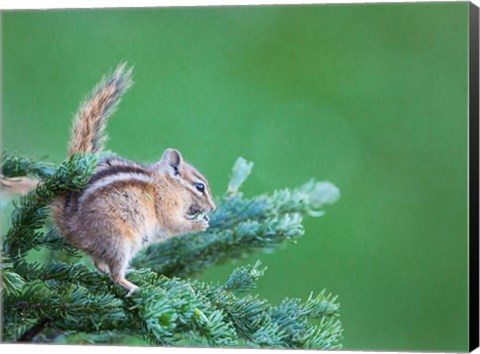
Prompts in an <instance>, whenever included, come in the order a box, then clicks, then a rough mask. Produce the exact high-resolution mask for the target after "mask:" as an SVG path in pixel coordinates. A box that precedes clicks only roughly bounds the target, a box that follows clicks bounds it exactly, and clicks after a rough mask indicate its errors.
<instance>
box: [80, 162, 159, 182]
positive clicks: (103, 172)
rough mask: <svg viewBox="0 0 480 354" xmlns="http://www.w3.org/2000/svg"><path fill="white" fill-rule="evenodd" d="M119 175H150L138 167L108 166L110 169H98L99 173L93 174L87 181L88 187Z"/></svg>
mask: <svg viewBox="0 0 480 354" xmlns="http://www.w3.org/2000/svg"><path fill="white" fill-rule="evenodd" d="M120 173H138V174H142V175H145V176H150V173H149V172H148V171H147V170H145V169H143V168H141V167H139V166H125V165H117V166H115V165H110V167H105V168H103V169H100V171H98V172H97V173H95V174H94V175H93V176H92V177H91V178H90V180H89V181H88V185H89V186H91V185H92V184H94V183H95V182H97V181H99V180H101V179H103V178H105V177H110V176H113V175H116V174H120ZM87 188H88V187H87Z"/></svg>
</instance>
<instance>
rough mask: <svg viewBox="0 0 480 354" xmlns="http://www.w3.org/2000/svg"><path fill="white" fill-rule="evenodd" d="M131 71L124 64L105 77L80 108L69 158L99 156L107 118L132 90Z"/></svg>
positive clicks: (70, 145) (74, 123) (103, 143)
mask: <svg viewBox="0 0 480 354" xmlns="http://www.w3.org/2000/svg"><path fill="white" fill-rule="evenodd" d="M131 74H132V69H131V68H128V69H127V68H126V65H125V64H121V65H119V66H118V67H117V69H116V70H115V71H114V72H113V74H112V75H109V76H107V77H105V78H104V79H103V80H102V81H101V82H100V83H99V84H98V85H97V87H95V89H94V90H93V91H92V93H91V95H90V97H88V98H87V99H86V100H85V101H84V102H83V103H82V104H81V106H80V109H79V110H78V113H77V115H76V116H75V119H74V121H73V128H72V138H71V140H70V144H69V147H68V156H72V155H73V154H75V153H77V152H83V153H97V152H100V151H102V150H103V148H104V145H105V142H106V140H107V138H106V136H105V135H104V131H105V127H106V123H107V120H108V118H109V117H110V115H111V114H112V113H113V112H114V111H115V108H116V106H117V104H118V102H119V101H120V97H121V96H122V95H123V94H124V93H125V92H126V90H127V89H128V88H129V87H130V86H131V84H132V80H131Z"/></svg>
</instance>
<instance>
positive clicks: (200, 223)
mask: <svg viewBox="0 0 480 354" xmlns="http://www.w3.org/2000/svg"><path fill="white" fill-rule="evenodd" d="M192 224H193V231H205V230H207V229H208V227H209V226H210V225H209V224H208V217H207V216H205V217H204V218H202V219H196V220H192Z"/></svg>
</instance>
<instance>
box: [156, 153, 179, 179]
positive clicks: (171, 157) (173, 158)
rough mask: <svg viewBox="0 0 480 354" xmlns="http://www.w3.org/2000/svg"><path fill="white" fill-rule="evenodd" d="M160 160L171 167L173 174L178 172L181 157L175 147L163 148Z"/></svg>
mask: <svg viewBox="0 0 480 354" xmlns="http://www.w3.org/2000/svg"><path fill="white" fill-rule="evenodd" d="M161 161H162V162H163V163H164V164H165V165H168V166H170V167H171V168H172V171H173V174H174V175H179V174H180V172H181V169H182V164H183V157H182V154H180V151H178V150H176V149H167V150H165V152H164V153H163V156H162V160H161Z"/></svg>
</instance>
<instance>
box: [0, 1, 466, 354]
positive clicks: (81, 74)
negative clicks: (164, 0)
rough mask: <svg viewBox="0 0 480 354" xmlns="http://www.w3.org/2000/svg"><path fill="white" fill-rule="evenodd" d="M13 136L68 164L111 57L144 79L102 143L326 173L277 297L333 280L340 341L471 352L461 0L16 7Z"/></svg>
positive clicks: (276, 266) (281, 173)
mask: <svg viewBox="0 0 480 354" xmlns="http://www.w3.org/2000/svg"><path fill="white" fill-rule="evenodd" d="M2 20H3V21H2V22H3V23H2V26H3V28H2V30H3V38H2V46H3V47H2V49H3V57H2V59H3V92H2V95H3V96H2V99H3V148H4V149H6V150H7V151H9V152H14V151H19V152H21V153H25V154H27V155H30V156H33V157H35V158H41V157H45V156H48V158H47V160H49V161H54V162H60V161H62V159H63V158H64V156H65V153H66V144H67V141H68V139H69V127H70V123H71V118H72V116H73V114H74V113H75V111H76V109H77V107H78V105H79V103H80V100H81V99H82V97H84V96H85V94H87V93H88V92H89V91H90V90H91V89H92V88H93V86H94V85H95V83H96V82H97V81H99V79H100V77H102V76H103V75H104V74H105V73H107V72H108V71H109V70H110V69H112V68H114V67H115V66H116V65H117V64H118V63H119V62H121V61H127V62H128V63H130V64H133V65H134V66H135V69H134V80H135V82H136V83H135V85H134V86H133V88H132V89H131V90H130V92H129V93H127V95H126V96H125V98H124V100H123V102H122V103H121V105H120V107H119V110H118V112H117V113H116V114H115V116H114V117H113V118H112V120H111V122H110V125H109V128H108V130H109V134H110V136H111V140H110V141H109V144H108V146H109V148H110V149H112V150H113V151H115V152H117V153H119V154H120V155H123V156H124V157H127V158H130V159H135V160H139V161H142V162H151V161H155V160H156V159H158V158H159V157H160V156H161V154H162V152H163V150H164V149H165V148H167V147H176V148H178V149H180V150H181V151H182V153H183V155H184V157H185V158H186V159H187V160H188V161H190V162H191V163H192V164H194V165H195V166H196V167H198V168H199V169H200V170H201V171H202V172H203V173H204V174H205V175H206V176H207V177H208V178H209V180H210V184H211V187H212V190H213V192H214V194H216V195H221V194H222V193H223V191H224V190H225V188H226V184H227V181H228V178H229V175H230V171H231V167H232V165H233V162H234V161H235V159H236V158H237V157H238V156H243V157H245V158H246V159H248V160H252V161H254V162H255V168H254V171H253V174H252V176H251V177H250V179H249V180H248V181H247V183H246V185H245V188H244V191H245V193H246V194H247V195H254V194H258V193H263V192H271V191H273V190H275V189H278V188H284V187H295V186H298V185H300V184H302V183H304V182H306V181H307V180H308V179H310V178H311V177H315V178H317V179H319V180H329V181H332V182H333V183H335V184H336V185H337V186H338V187H339V188H340V190H341V193H342V196H341V198H340V200H339V201H338V202H337V203H336V204H335V205H333V206H331V207H329V208H328V209H327V214H326V216H325V217H323V218H320V219H313V218H309V219H307V220H306V222H305V228H306V235H305V236H304V237H303V238H301V239H300V240H299V242H298V243H297V244H288V245H286V247H281V248H280V249H278V250H276V251H275V252H274V253H272V254H263V253H257V254H255V255H253V256H251V257H250V258H248V259H245V260H242V261H239V262H237V263H236V264H226V265H222V266H218V267H215V268H212V269H210V270H209V271H208V272H206V273H205V274H203V275H202V279H209V280H224V279H225V278H226V276H227V274H229V272H230V271H231V270H232V269H233V268H234V267H235V266H238V265H239V264H245V263H252V262H254V260H256V259H261V260H262V261H263V263H264V265H266V266H268V268H269V270H268V271H267V273H266V275H265V277H264V278H262V279H261V280H260V282H259V288H258V292H259V293H260V295H261V296H264V297H267V298H268V299H270V300H271V301H272V302H274V303H276V302H278V301H280V300H281V299H283V298H284V297H286V296H288V297H302V298H306V297H307V296H308V295H309V293H310V292H311V291H314V292H318V291H320V290H321V289H323V288H326V289H327V290H328V291H329V292H332V293H334V294H338V295H339V299H340V302H341V319H342V322H343V325H344V330H345V331H344V336H345V339H344V349H347V350H352V349H353V350H355V349H357V350H410V351H413V350H418V351H466V350H467V340H468V335H467V330H468V325H467V311H468V308H467V285H468V283H467V93H468V91H467V82H468V81H467V70H468V67H467V58H468V57H467V50H468V46H467V45H468V42H467V40H468V36H467V24H468V22H467V21H468V4H467V3H466V2H464V3H417V4H383V5H382V4H375V5H358V4H357V5H317V6H306V5H304V6H283V7H282V6H275V7H260V6H258V7H218V8H214V7H212V8H168V9H166V8H163V9H161V8H158V9H124V10H81V11H72V10H69V11H59V10H56V11H21V12H20V11H18V12H4V13H3V16H2Z"/></svg>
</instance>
